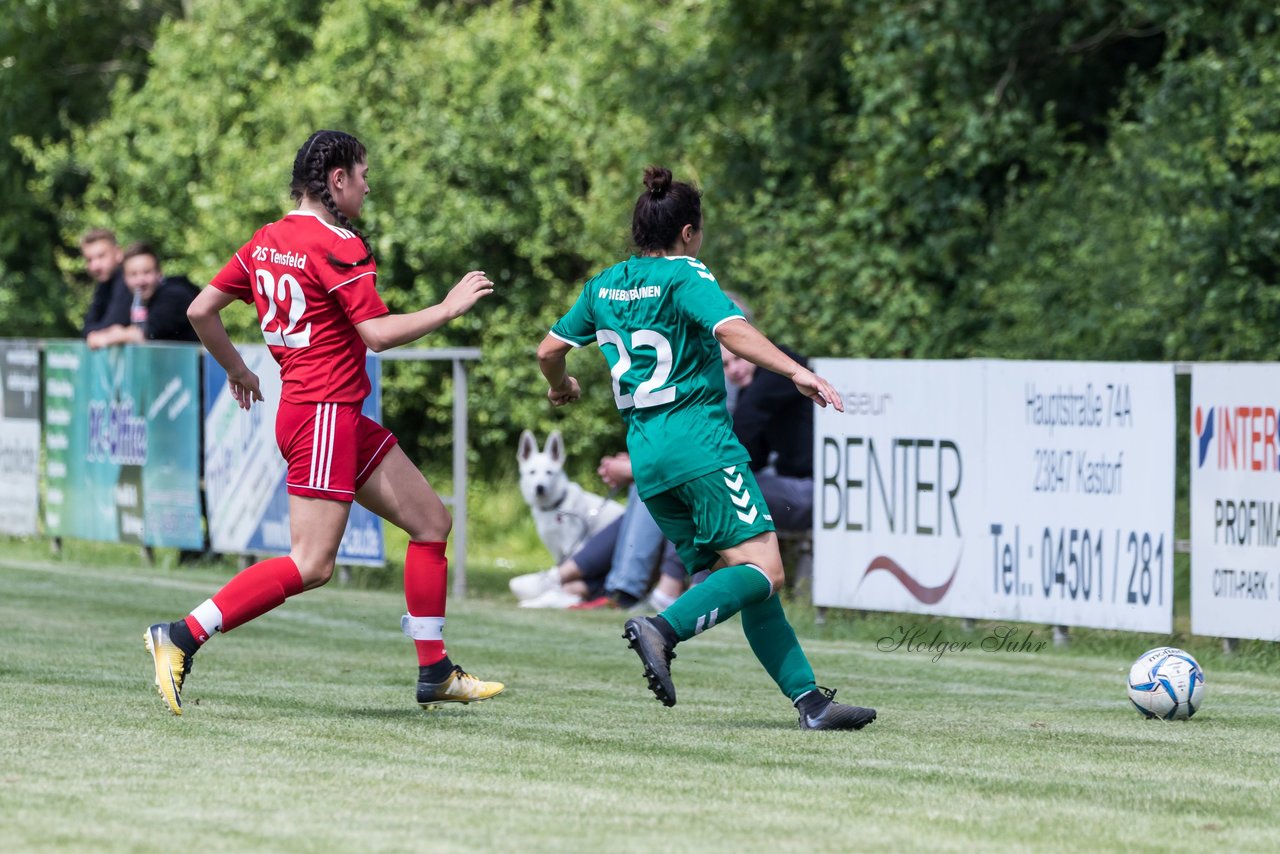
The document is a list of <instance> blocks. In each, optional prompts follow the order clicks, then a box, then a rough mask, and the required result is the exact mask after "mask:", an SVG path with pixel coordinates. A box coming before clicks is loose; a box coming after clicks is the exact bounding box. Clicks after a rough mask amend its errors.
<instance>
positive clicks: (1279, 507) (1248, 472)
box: [1190, 363, 1280, 641]
mask: <svg viewBox="0 0 1280 854" xmlns="http://www.w3.org/2000/svg"><path fill="white" fill-rule="evenodd" d="M1278 385H1280V366H1276V365H1267V364H1240V363H1236V364H1230V365H1226V364H1224V365H1209V364H1198V365H1195V366H1193V368H1192V371H1191V457H1190V459H1191V631H1192V632H1193V633H1195V634H1198V635H1217V636H1220V637H1229V638H1259V639H1262V640H1271V641H1276V640H1280V437H1278V436H1277V404H1276V401H1275V398H1272V397H1271V395H1272V394H1275V389H1276V388H1277V386H1278Z"/></svg>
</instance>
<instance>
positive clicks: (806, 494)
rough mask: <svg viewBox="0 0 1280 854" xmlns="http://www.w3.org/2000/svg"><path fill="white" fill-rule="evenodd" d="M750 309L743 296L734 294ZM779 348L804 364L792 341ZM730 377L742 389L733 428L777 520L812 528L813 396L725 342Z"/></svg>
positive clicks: (785, 526) (783, 526) (784, 526)
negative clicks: (749, 456)
mask: <svg viewBox="0 0 1280 854" xmlns="http://www.w3.org/2000/svg"><path fill="white" fill-rule="evenodd" d="M730 297H731V298H732V299H733V300H734V302H735V303H737V304H738V307H739V308H741V309H742V310H743V313H744V314H746V315H747V319H748V322H750V320H751V314H750V312H749V311H747V309H746V306H745V305H743V303H742V302H741V300H740V298H738V297H736V296H734V295H732V294H730ZM779 349H780V350H782V351H783V352H784V353H786V354H787V355H788V356H790V357H791V358H793V359H795V360H796V361H797V362H799V363H800V364H801V365H804V366H805V367H808V360H807V359H805V358H804V357H803V356H800V355H798V354H796V353H795V352H794V351H792V350H790V349H788V348H787V347H782V346H779ZM720 356H721V360H722V361H723V363H724V374H725V379H726V380H728V382H729V383H730V384H731V385H732V386H734V387H735V388H736V389H737V395H736V399H735V402H734V406H733V410H732V411H733V432H734V434H736V435H737V437H738V441H740V442H741V443H742V444H743V446H744V447H745V448H746V449H747V453H749V454H751V471H752V472H753V473H754V474H755V476H756V483H758V484H759V485H760V492H761V493H762V494H763V497H764V501H765V504H767V505H769V512H770V513H771V514H772V516H773V524H774V525H775V526H777V528H778V529H779V530H782V531H807V530H809V529H810V528H811V527H812V525H813V409H814V407H813V401H811V400H809V398H807V397H805V396H804V395H803V394H801V393H800V392H799V390H798V389H796V387H795V384H794V383H793V382H791V380H789V379H787V378H786V377H783V376H780V375H778V374H775V373H773V372H772V371H767V370H763V369H760V368H757V367H756V366H755V365H754V364H752V363H751V362H748V361H747V360H746V359H740V358H738V357H737V356H735V355H734V354H733V353H730V352H729V351H728V350H726V349H724V348H723V347H722V348H721V349H720Z"/></svg>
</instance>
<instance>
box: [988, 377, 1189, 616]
mask: <svg viewBox="0 0 1280 854" xmlns="http://www.w3.org/2000/svg"><path fill="white" fill-rule="evenodd" d="M986 400H987V417H986V421H987V443H988V445H987V447H988V452H987V458H988V461H989V462H990V463H991V466H990V468H989V469H988V471H987V472H985V473H984V478H985V480H986V481H987V511H986V512H987V524H986V525H985V528H984V531H983V533H985V534H987V535H988V537H989V539H990V544H989V546H988V548H987V549H986V552H987V554H986V561H987V564H988V573H987V591H988V592H989V594H990V595H992V596H994V597H995V599H996V600H997V603H998V604H997V607H996V610H997V612H998V613H999V615H1000V616H1002V617H1007V618H1008V619H1014V620H1026V621H1030V622H1043V623H1050V624H1052V625H1063V626H1094V627H1097V628H1105V629H1129V630H1133V631H1150V632H1168V631H1171V630H1172V629H1173V550H1174V542H1173V511H1174V501H1175V495H1174V474H1175V470H1176V465H1177V455H1176V447H1175V443H1176V440H1177V438H1176V432H1177V431H1176V428H1177V414H1176V410H1175V406H1174V382H1173V368H1172V366H1171V365H1168V364H1152V363H1132V362H1131V363H1106V362H1015V361H1010V362H988V363H987V395H986Z"/></svg>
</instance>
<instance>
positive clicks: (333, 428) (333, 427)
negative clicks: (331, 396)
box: [321, 403, 338, 489]
mask: <svg viewBox="0 0 1280 854" xmlns="http://www.w3.org/2000/svg"><path fill="white" fill-rule="evenodd" d="M325 406H327V407H329V412H328V418H327V419H326V420H327V421H328V422H329V423H328V426H327V427H326V428H325V439H326V445H327V447H326V448H325V452H324V485H323V487H321V488H322V489H328V488H329V471H330V469H332V468H333V440H334V438H335V434H336V433H337V431H338V404H336V403H326V404H325Z"/></svg>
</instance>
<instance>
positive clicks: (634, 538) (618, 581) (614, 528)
mask: <svg viewBox="0 0 1280 854" xmlns="http://www.w3.org/2000/svg"><path fill="white" fill-rule="evenodd" d="M596 471H597V473H598V474H599V475H600V479H601V480H603V481H604V482H605V484H606V485H607V486H609V487H610V488H611V489H619V488H621V487H623V486H627V485H630V492H629V498H628V501H627V509H626V511H625V512H624V513H623V514H622V516H621V517H620V518H618V519H615V520H614V521H613V522H612V523H610V524H609V525H606V526H605V527H604V528H602V529H600V530H599V531H597V532H596V533H595V534H594V535H593V536H592V537H590V538H589V539H588V540H587V541H586V542H585V543H583V545H582V547H581V548H579V549H578V551H576V552H575V553H574V554H573V555H572V556H571V557H569V558H568V559H567V560H565V561H564V562H563V563H561V564H560V565H559V566H554V567H552V568H551V569H548V570H545V571H543V572H534V573H529V574H527V575H520V576H517V577H515V578H513V579H511V581H510V582H509V586H510V588H511V592H512V593H514V594H515V595H516V598H517V599H519V600H520V607H522V608H623V609H629V608H633V607H635V606H637V605H639V604H641V603H642V602H643V601H644V599H645V596H646V595H647V594H648V592H649V589H650V587H652V585H653V575H654V569H655V566H656V564H657V561H658V558H659V557H660V555H661V552H662V545H663V542H664V537H663V536H662V532H661V531H660V530H659V529H658V525H657V523H656V522H654V521H653V517H652V516H650V515H649V510H648V508H647V507H645V505H644V502H643V501H641V500H640V497H639V495H638V494H637V493H636V489H635V484H634V483H633V481H632V475H631V458H630V457H629V456H628V455H627V454H626V453H620V454H615V455H613V456H611V457H605V458H604V459H602V460H601V461H600V466H599V468H597V469H596Z"/></svg>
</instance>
